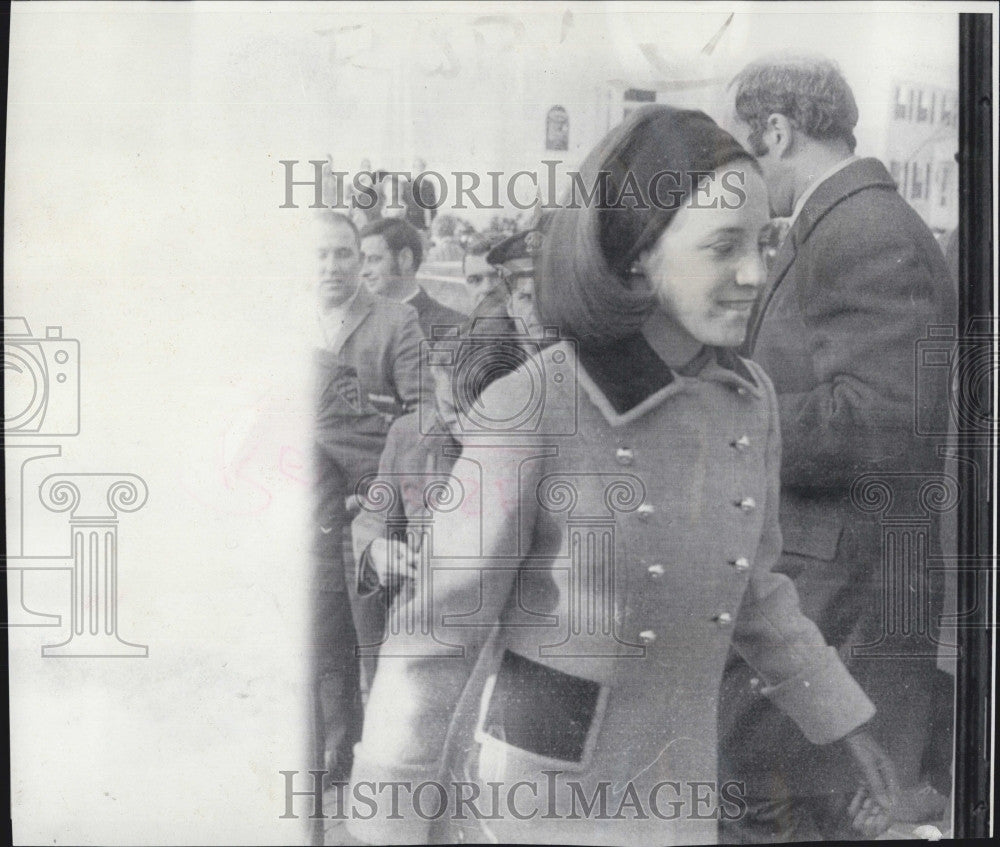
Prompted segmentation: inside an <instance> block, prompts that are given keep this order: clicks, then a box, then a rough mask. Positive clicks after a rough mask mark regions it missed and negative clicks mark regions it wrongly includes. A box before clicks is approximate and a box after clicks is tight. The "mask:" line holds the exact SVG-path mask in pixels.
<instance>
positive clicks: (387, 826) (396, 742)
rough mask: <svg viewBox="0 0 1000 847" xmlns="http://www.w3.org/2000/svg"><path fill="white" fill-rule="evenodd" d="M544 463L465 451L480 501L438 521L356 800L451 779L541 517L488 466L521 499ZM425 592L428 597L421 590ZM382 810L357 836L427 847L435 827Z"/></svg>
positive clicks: (378, 679)
mask: <svg viewBox="0 0 1000 847" xmlns="http://www.w3.org/2000/svg"><path fill="white" fill-rule="evenodd" d="M496 385H497V384H496V383H495V384H494V385H493V386H491V387H490V389H493V388H495V387H496ZM489 391H490V390H488V392H489ZM537 465H540V463H539V462H530V461H529V462H524V461H523V452H522V453H521V454H520V455H518V454H517V450H516V449H515V450H510V451H507V450H505V448H504V447H503V446H496V445H495V446H491V447H475V446H472V445H468V444H467V445H465V447H464V448H463V450H462V454H461V457H460V458H459V459H458V461H457V462H456V464H455V467H454V469H453V470H452V479H453V480H457V481H458V483H459V484H460V486H461V490H462V491H463V492H464V496H465V497H469V498H471V499H470V501H469V503H470V506H471V508H468V509H467V508H464V502H462V503H459V504H458V507H457V508H454V509H451V510H450V511H442V512H439V513H438V514H437V515H436V516H435V520H434V527H433V535H434V551H433V552H434V557H433V558H432V559H429V560H428V559H427V558H426V557H425V559H424V561H423V562H422V563H421V572H420V574H419V575H418V577H417V589H416V590H415V592H414V594H413V596H412V597H411V598H410V599H409V601H408V603H407V606H406V608H405V609H404V610H403V611H402V615H403V617H404V618H406V619H408V620H411V621H412V622H413V623H412V626H409V627H400V628H399V631H398V632H393V633H390V634H389V636H388V637H387V639H386V641H385V642H384V644H383V646H382V648H381V652H380V655H379V663H378V671H377V672H376V675H375V680H374V682H373V684H372V689H371V693H370V695H369V699H368V707H367V711H366V715H365V727H364V733H363V736H362V739H361V742H360V743H359V744H358V745H357V746H356V748H355V754H354V769H353V771H352V774H351V784H352V785H351V792H352V794H351V796H354V794H355V793H356V792H357V791H358V790H359V788H360V790H361V792H362V793H366V792H367V794H369V795H370V794H371V793H372V792H371V790H370V788H371V786H375V787H377V786H378V785H379V784H384V783H391V782H394V781H403V782H406V783H408V784H409V785H410V786H411V787H415V786H416V785H418V784H419V783H421V782H423V781H425V780H434V779H439V778H440V777H441V775H442V771H443V769H444V752H445V750H444V748H445V739H446V736H447V733H448V728H449V725H450V723H451V721H452V717H453V713H454V710H455V708H456V704H458V703H459V701H460V699H461V695H462V692H463V689H464V688H465V685H466V682H467V681H468V679H469V677H470V676H471V675H472V672H473V670H474V668H475V665H476V660H477V658H478V656H479V654H480V651H481V650H482V647H483V645H484V644H485V643H486V641H487V639H488V638H489V635H490V632H491V631H492V629H493V627H494V625H495V624H496V622H497V621H498V620H499V618H500V615H501V613H502V611H503V609H504V607H505V605H506V603H507V600H508V596H509V594H510V592H511V586H512V585H513V582H514V577H515V574H516V569H517V567H519V560H518V558H517V557H516V556H511V555H510V554H511V551H516V550H517V545H518V539H519V537H520V533H524V532H527V533H530V532H531V527H532V526H533V525H534V521H535V520H536V518H537V513H536V512H534V511H532V506H531V504H532V503H533V502H534V499H533V498H524V497H517V496H516V495H517V493H518V492H517V491H516V490H514V491H512V490H511V489H510V488H506V487H505V486H502V485H501V486H495V485H485V484H483V478H482V476H481V475H480V474H481V471H480V468H494V469H496V468H507V469H508V470H509V471H510V472H512V473H513V476H511V474H510V473H504V474H502V478H506V479H515V480H516V479H520V491H525V490H527V487H530V486H532V485H537V480H538V478H539V474H540V473H541V468H540V467H533V466H537ZM515 484H516V483H515ZM512 494H514V495H515V496H511V495H512ZM519 501H520V503H519ZM421 584H422V585H423V587H424V588H425V589H426V590H424V591H421V590H420V588H421ZM463 614H464V615H474V616H475V621H476V624H475V625H465V626H459V625H455V626H449V617H450V616H455V615H463ZM385 799H386V797H385V796H382V800H383V801H384V800H385ZM376 805H377V808H376V809H375V810H374V811H373V810H371V809H370V808H368V807H361V809H360V810H361V811H362V812H363V814H361V815H357V816H351V817H350V819H349V822H348V828H349V830H350V832H351V833H352V834H353V835H354V836H355V837H357V838H360V839H361V840H363V841H365V842H368V843H372V844H392V843H425V842H426V839H427V837H428V832H429V828H430V821H429V820H426V819H421V818H419V817H418V816H416V815H414V814H413V813H412V811H411V810H410V806H408V805H407V806H406V807H405V809H404V808H403V807H402V804H401V806H400V812H398V813H397V814H396V816H395V817H393V816H391V814H390V813H391V811H392V808H391V804H389V803H387V802H378V803H377V804H376ZM403 811H406V812H409V813H408V814H401V812H403ZM362 818H366V819H362Z"/></svg>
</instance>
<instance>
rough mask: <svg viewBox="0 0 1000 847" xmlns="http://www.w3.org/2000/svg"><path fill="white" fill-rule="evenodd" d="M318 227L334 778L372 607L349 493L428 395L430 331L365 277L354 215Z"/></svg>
mask: <svg viewBox="0 0 1000 847" xmlns="http://www.w3.org/2000/svg"><path fill="white" fill-rule="evenodd" d="M317 229H318V232H317V235H318V241H319V246H318V248H317V258H318V266H317V281H318V294H319V300H320V328H321V331H322V338H323V341H322V344H321V346H320V347H319V349H317V350H316V362H315V368H316V369H315V376H316V430H315V445H314V451H313V452H314V473H315V492H314V493H315V513H314V521H313V527H314V529H313V542H312V544H313V557H314V579H315V583H314V589H315V591H314V605H313V643H314V666H313V671H314V676H313V681H314V696H315V714H316V722H317V747H318V748H319V750H321V751H322V756H323V758H324V762H323V763H322V764H323V766H324V767H325V768H326V769H327V770H328V771H330V774H331V778H332V779H335V780H336V779H343V778H345V777H346V775H347V774H348V773H350V768H351V757H352V750H353V746H354V743H355V742H356V741H357V740H358V738H359V737H360V732H361V720H362V710H361V681H360V673H359V666H358V661H357V658H356V656H355V647H356V646H357V644H358V637H357V634H356V627H357V625H358V622H359V621H362V622H363V620H364V617H365V615H366V614H370V613H371V610H369V609H368V608H367V606H366V604H365V603H364V602H363V600H362V599H361V598H359V597H358V594H357V590H356V587H355V583H354V580H353V579H348V578H347V577H346V575H345V570H350V571H351V573H352V576H353V560H352V557H351V556H349V555H348V556H345V555H344V532H345V530H346V528H347V526H348V521H349V515H348V511H347V508H346V500H347V498H349V497H351V496H352V495H353V494H354V493H355V488H356V485H357V482H358V480H360V479H361V478H362V477H363V476H364V475H365V474H369V473H374V472H375V470H376V469H377V468H378V460H379V455H380V453H381V452H382V448H383V446H384V444H385V438H386V434H387V432H388V430H389V425H390V423H391V422H392V419H393V418H394V416H395V415H398V414H401V413H402V412H403V411H405V410H407V409H408V408H411V407H415V406H416V404H417V403H418V401H419V400H420V396H421V381H420V376H419V369H418V368H419V361H420V344H421V342H422V341H423V334H422V333H421V331H420V326H419V324H418V323H417V316H416V313H415V312H414V310H413V309H412V308H411V307H409V306H406V305H403V304H401V303H394V302H392V301H389V300H385V299H383V298H380V297H376V296H375V295H373V294H371V293H370V292H369V291H368V290H367V289H366V288H365V287H364V286H363V285H361V284H360V278H359V272H360V268H361V249H360V240H359V235H358V230H357V228H356V227H355V226H354V224H353V223H352V222H351V221H350V220H349V219H347V218H346V217H344V216H342V215H338V214H333V213H329V212H324V213H321V215H320V217H319V219H318V227H317ZM379 614H381V612H379Z"/></svg>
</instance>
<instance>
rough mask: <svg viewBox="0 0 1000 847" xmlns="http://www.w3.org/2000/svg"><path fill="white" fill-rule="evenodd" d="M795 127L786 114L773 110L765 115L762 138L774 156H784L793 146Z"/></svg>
mask: <svg viewBox="0 0 1000 847" xmlns="http://www.w3.org/2000/svg"><path fill="white" fill-rule="evenodd" d="M794 133H795V127H794V126H793V125H792V122H791V121H790V120H788V118H787V116H785V115H782V114H781V113H779V112H774V113H772V114H770V115H768V116H767V126H766V127H765V129H764V136H763V140H764V142H765V143H766V144H767V146H768V149H769V150H770V152H772V153H773V154H774V155H775V156H776V157H778V158H779V159H780V158H784V157H785V156H787V155H788V154H789V153H791V151H792V147H793V146H794V140H795V138H794Z"/></svg>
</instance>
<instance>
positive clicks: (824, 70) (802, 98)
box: [729, 56, 858, 156]
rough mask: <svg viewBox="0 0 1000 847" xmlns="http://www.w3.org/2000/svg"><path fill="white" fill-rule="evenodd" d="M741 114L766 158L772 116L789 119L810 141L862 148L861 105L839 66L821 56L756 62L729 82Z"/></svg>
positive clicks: (756, 152)
mask: <svg viewBox="0 0 1000 847" xmlns="http://www.w3.org/2000/svg"><path fill="white" fill-rule="evenodd" d="M734 87H735V89H736V99H735V105H736V115H737V116H738V117H739V119H740V120H741V121H743V122H744V123H746V124H748V125H749V127H750V138H749V141H750V146H751V148H752V150H751V152H752V153H753V154H754V155H755V156H763V155H764V154H765V153H766V152H767V147H766V146H765V145H764V144H763V141H762V138H763V135H764V130H765V128H766V126H767V118H768V116H769V115H772V114H775V113H777V114H779V115H784V116H785V117H786V118H788V120H789V121H791V122H792V124H793V125H794V126H795V127H796V128H797V129H799V130H801V131H802V132H804V133H805V134H806V135H808V136H810V137H811V138H816V139H822V140H830V139H840V140H843V141H845V142H847V146H848V147H849V148H850V150H851V152H852V153H853V152H854V148H855V146H856V145H857V141H856V139H855V138H854V127H855V126H857V123H858V104H857V103H856V102H855V100H854V94H853V93H852V92H851V88H850V86H849V85H848V84H847V81H846V80H845V79H844V76H843V74H841V72H840V68H838V67H837V65H836V64H835V63H834V62H832V61H830V60H829V59H825V58H822V57H819V56H771V57H767V58H764V59H758V60H757V61H755V62H751V63H750V64H749V65H747V66H746V67H745V68H744V69H743V70H742V71H740V72H739V73H738V74H737V75H736V76H735V77H734V78H733V81H732V82H730V83H729V88H734Z"/></svg>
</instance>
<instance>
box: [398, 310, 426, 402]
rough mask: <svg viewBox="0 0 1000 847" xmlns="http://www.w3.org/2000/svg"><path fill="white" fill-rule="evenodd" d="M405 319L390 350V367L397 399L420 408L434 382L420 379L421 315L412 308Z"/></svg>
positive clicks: (406, 313)
mask: <svg viewBox="0 0 1000 847" xmlns="http://www.w3.org/2000/svg"><path fill="white" fill-rule="evenodd" d="M402 311H403V312H404V313H405V317H404V318H403V319H402V320H401V321H400V322H399V323H398V324H397V325H396V326H395V327H394V331H393V335H392V343H391V345H390V349H389V351H388V352H389V367H390V368H391V369H392V374H391V376H392V385H393V387H394V388H395V389H396V396H397V397H398V398H399V399H400V400H401V401H402V402H403V403H404V404H406V405H407V406H409V407H412V408H416V405H417V403H418V402H419V401H420V400H421V399H430V396H431V392H430V384H431V383H430V380H429V379H427V378H425V379H424V380H423V383H421V379H420V347H421V343H422V342H423V340H424V333H423V331H422V330H421V329H420V323H419V321H418V320H417V313H416V310H414V309H413V308H412V307H410V306H406V307H405V308H404V309H403V310H402Z"/></svg>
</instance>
